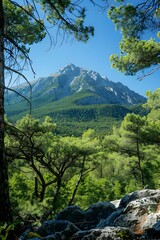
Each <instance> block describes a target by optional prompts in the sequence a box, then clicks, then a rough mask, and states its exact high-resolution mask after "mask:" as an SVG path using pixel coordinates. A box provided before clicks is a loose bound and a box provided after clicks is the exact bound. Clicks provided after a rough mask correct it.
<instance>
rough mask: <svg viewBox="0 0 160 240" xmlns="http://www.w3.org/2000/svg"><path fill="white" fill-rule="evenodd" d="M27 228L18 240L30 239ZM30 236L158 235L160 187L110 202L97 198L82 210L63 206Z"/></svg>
mask: <svg viewBox="0 0 160 240" xmlns="http://www.w3.org/2000/svg"><path fill="white" fill-rule="evenodd" d="M28 233H29V230H28V231H26V232H25V233H24V234H23V235H22V236H21V238H19V240H29V239H31V238H28V237H27V236H28ZM35 234H37V236H40V238H38V237H37V236H36V237H35V238H32V240H39V239H42V240H112V239H116V240H119V239H126V240H127V239H128V240H132V239H146V240H147V239H151V240H152V239H153V240H155V239H160V190H149V189H144V190H141V191H136V192H133V193H130V194H128V195H126V196H124V197H123V198H122V199H120V200H117V201H113V202H99V203H96V204H93V205H91V206H90V207H89V208H88V209H87V210H82V209H81V208H80V207H78V206H76V205H74V206H70V207H67V208H65V209H64V210H63V211H61V212H60V213H59V214H57V216H56V217H55V220H48V221H45V222H44V223H43V224H42V225H41V227H39V228H38V229H37V230H35Z"/></svg>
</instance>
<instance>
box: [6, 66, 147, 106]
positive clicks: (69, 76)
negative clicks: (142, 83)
mask: <svg viewBox="0 0 160 240" xmlns="http://www.w3.org/2000/svg"><path fill="white" fill-rule="evenodd" d="M15 90H16V91H17V92H18V93H20V94H21V95H23V96H25V97H26V98H29V97H30V94H31V92H32V100H33V101H34V100H36V99H38V98H41V100H42V99H44V101H45V102H52V101H57V100H60V99H62V98H64V97H68V96H72V95H75V94H78V93H82V92H83V93H87V94H86V95H85V96H83V97H82V98H80V99H78V100H77V102H76V103H77V104H79V105H91V104H120V105H133V104H140V103H144V102H145V98H144V97H143V96H140V95H139V94H138V93H135V92H134V91H132V90H130V89H129V88H128V87H126V86H124V85H123V84H122V83H120V82H118V83H115V82H112V81H109V80H108V79H107V77H102V76H101V75H100V74H99V73H97V72H95V71H92V70H91V71H88V70H85V69H82V68H79V67H76V66H75V65H73V64H70V65H67V66H66V67H64V68H63V69H60V70H59V71H58V72H57V73H55V74H52V75H50V76H48V77H43V78H39V79H38V80H35V81H33V82H31V88H30V86H29V85H28V84H26V83H25V84H22V85H20V86H17V87H16V88H15ZM8 97H9V100H10V101H11V102H16V101H20V98H19V97H17V95H16V94H15V93H13V92H12V93H10V94H9V95H8Z"/></svg>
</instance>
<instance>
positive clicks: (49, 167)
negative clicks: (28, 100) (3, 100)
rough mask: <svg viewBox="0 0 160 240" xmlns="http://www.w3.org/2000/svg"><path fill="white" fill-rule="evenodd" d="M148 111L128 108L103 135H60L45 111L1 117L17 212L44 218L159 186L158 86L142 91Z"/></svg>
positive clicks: (12, 192)
mask: <svg viewBox="0 0 160 240" xmlns="http://www.w3.org/2000/svg"><path fill="white" fill-rule="evenodd" d="M147 97H148V100H147V103H146V104H144V105H143V107H144V108H146V109H148V110H149V113H148V115H147V116H143V117H141V116H140V115H138V114H134V113H128V114H127V115H126V116H125V117H124V119H123V121H122V122H121V125H120V127H117V128H116V127H113V132H112V134H110V135H109V134H108V135H106V136H104V137H103V138H99V137H98V136H97V135H95V131H94V130H93V129H88V130H87V131H86V132H84V133H83V135H82V136H81V137H75V136H61V135H58V134H57V133H56V123H54V122H53V121H52V119H51V118H50V117H46V118H45V120H44V121H40V120H38V119H35V118H33V117H31V116H29V115H26V116H24V117H23V118H22V119H20V120H18V121H17V122H16V124H14V125H13V124H11V123H9V122H8V121H7V119H6V136H5V152H6V155H7V161H8V163H9V185H10V194H11V203H12V206H13V209H14V211H15V213H16V216H19V217H20V218H21V219H23V220H25V221H30V220H34V221H37V222H38V221H43V220H44V219H46V218H48V217H52V216H53V215H55V214H56V213H57V212H59V211H60V210H62V209H63V208H64V207H66V206H69V205H73V204H77V205H79V206H81V207H82V208H83V209H85V208H87V207H88V206H89V205H90V204H92V203H95V202H97V201H109V200H114V199H119V198H121V197H122V196H123V195H124V194H126V193H128V192H131V191H134V190H137V189H143V188H145V187H147V188H159V186H160V181H159V167H160V89H157V90H156V91H155V92H154V93H152V92H150V91H149V92H148V93H147Z"/></svg>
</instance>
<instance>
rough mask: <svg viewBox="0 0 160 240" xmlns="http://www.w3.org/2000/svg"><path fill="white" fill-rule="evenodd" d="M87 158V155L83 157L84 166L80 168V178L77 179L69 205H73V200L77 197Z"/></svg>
mask: <svg viewBox="0 0 160 240" xmlns="http://www.w3.org/2000/svg"><path fill="white" fill-rule="evenodd" d="M85 159H86V157H85V156H84V157H83V162H82V166H81V170H80V174H79V178H78V180H77V182H76V186H75V188H74V190H73V193H72V196H71V198H70V200H69V202H68V206H71V205H72V203H73V201H74V199H75V196H76V193H77V191H78V187H79V185H80V182H81V180H82V177H83V172H84V164H85Z"/></svg>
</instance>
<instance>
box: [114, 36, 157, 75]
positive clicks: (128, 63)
mask: <svg viewBox="0 0 160 240" xmlns="http://www.w3.org/2000/svg"><path fill="white" fill-rule="evenodd" d="M119 48H120V50H121V55H120V57H118V55H117V54H113V55H111V56H110V61H111V62H112V67H113V68H116V69H118V70H119V71H120V72H122V73H124V74H126V75H134V74H136V73H137V72H138V71H139V70H143V69H145V68H149V67H150V66H152V65H157V64H159V63H160V59H159V52H160V44H159V42H155V40H153V39H152V38H151V39H150V40H148V41H147V40H139V39H137V38H135V37H129V38H123V39H122V41H121V42H120V44H119Z"/></svg>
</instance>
